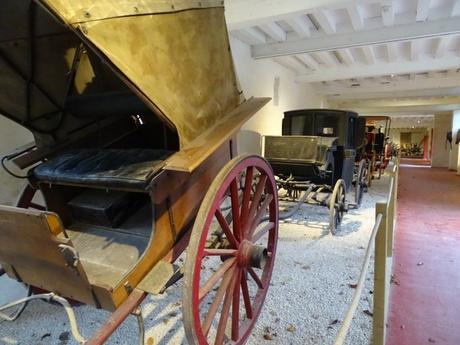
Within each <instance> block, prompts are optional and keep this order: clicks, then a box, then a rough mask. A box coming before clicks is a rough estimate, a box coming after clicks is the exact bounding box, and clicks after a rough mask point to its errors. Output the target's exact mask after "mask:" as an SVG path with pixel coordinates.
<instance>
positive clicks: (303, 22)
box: [286, 16, 310, 38]
mask: <svg viewBox="0 0 460 345" xmlns="http://www.w3.org/2000/svg"><path fill="white" fill-rule="evenodd" d="M286 22H287V23H288V24H289V26H290V27H291V28H292V30H294V31H295V32H296V33H297V35H299V37H301V38H304V37H310V26H309V25H308V19H307V16H298V17H294V18H289V19H286Z"/></svg>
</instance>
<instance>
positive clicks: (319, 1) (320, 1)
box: [225, 0, 372, 30]
mask: <svg viewBox="0 0 460 345" xmlns="http://www.w3.org/2000/svg"><path fill="white" fill-rule="evenodd" d="M363 1H364V2H372V1H370V0H363ZM344 3H347V1H344V0H309V1H299V0H282V1H280V0H251V1H248V0H227V1H225V17H226V20H227V26H228V28H229V30H235V29H243V28H247V27H251V26H258V25H261V24H266V23H270V22H275V21H280V20H285V19H288V18H292V17H297V16H301V15H305V14H307V13H312V12H313V11H314V10H316V9H318V8H329V7H336V6H342V5H341V4H344Z"/></svg>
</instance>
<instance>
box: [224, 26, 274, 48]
mask: <svg viewBox="0 0 460 345" xmlns="http://www.w3.org/2000/svg"><path fill="white" fill-rule="evenodd" d="M230 34H231V35H232V36H233V37H235V38H237V39H239V40H240V41H242V42H244V43H247V44H249V45H256V44H263V43H265V42H266V41H267V39H266V37H265V35H264V34H263V33H262V32H260V31H258V30H256V29H254V28H247V29H241V30H233V31H231V32H230Z"/></svg>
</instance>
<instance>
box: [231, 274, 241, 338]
mask: <svg viewBox="0 0 460 345" xmlns="http://www.w3.org/2000/svg"><path fill="white" fill-rule="evenodd" d="M241 273H242V272H241V270H238V274H237V276H236V279H235V285H234V288H233V302H232V340H233V341H237V340H238V338H239V337H240V327H239V326H240V282H241Z"/></svg>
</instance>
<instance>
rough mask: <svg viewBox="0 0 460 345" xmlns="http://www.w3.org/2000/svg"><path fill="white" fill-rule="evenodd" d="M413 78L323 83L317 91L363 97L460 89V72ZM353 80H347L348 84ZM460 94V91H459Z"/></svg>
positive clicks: (324, 93) (323, 93)
mask: <svg viewBox="0 0 460 345" xmlns="http://www.w3.org/2000/svg"><path fill="white" fill-rule="evenodd" d="M411 75H413V76H414V77H413V78H412V79H406V80H398V81H385V80H377V81H373V82H367V81H362V82H359V84H360V85H359V86H357V87H345V88H343V87H333V86H325V85H323V84H322V83H319V85H321V86H318V87H317V88H316V91H317V92H318V93H319V94H322V95H328V96H330V95H334V94H340V95H341V97H351V96H356V97H358V98H360V97H363V95H365V94H378V93H382V94H385V93H398V92H402V91H421V90H428V91H430V92H432V91H434V90H437V89H443V90H445V89H453V88H455V89H457V90H458V89H459V88H460V74H458V73H457V75H455V76H452V77H441V76H437V75H436V76H434V77H433V78H417V77H416V75H415V74H411ZM350 84H351V82H350V81H347V85H350ZM459 94H460V93H459Z"/></svg>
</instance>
